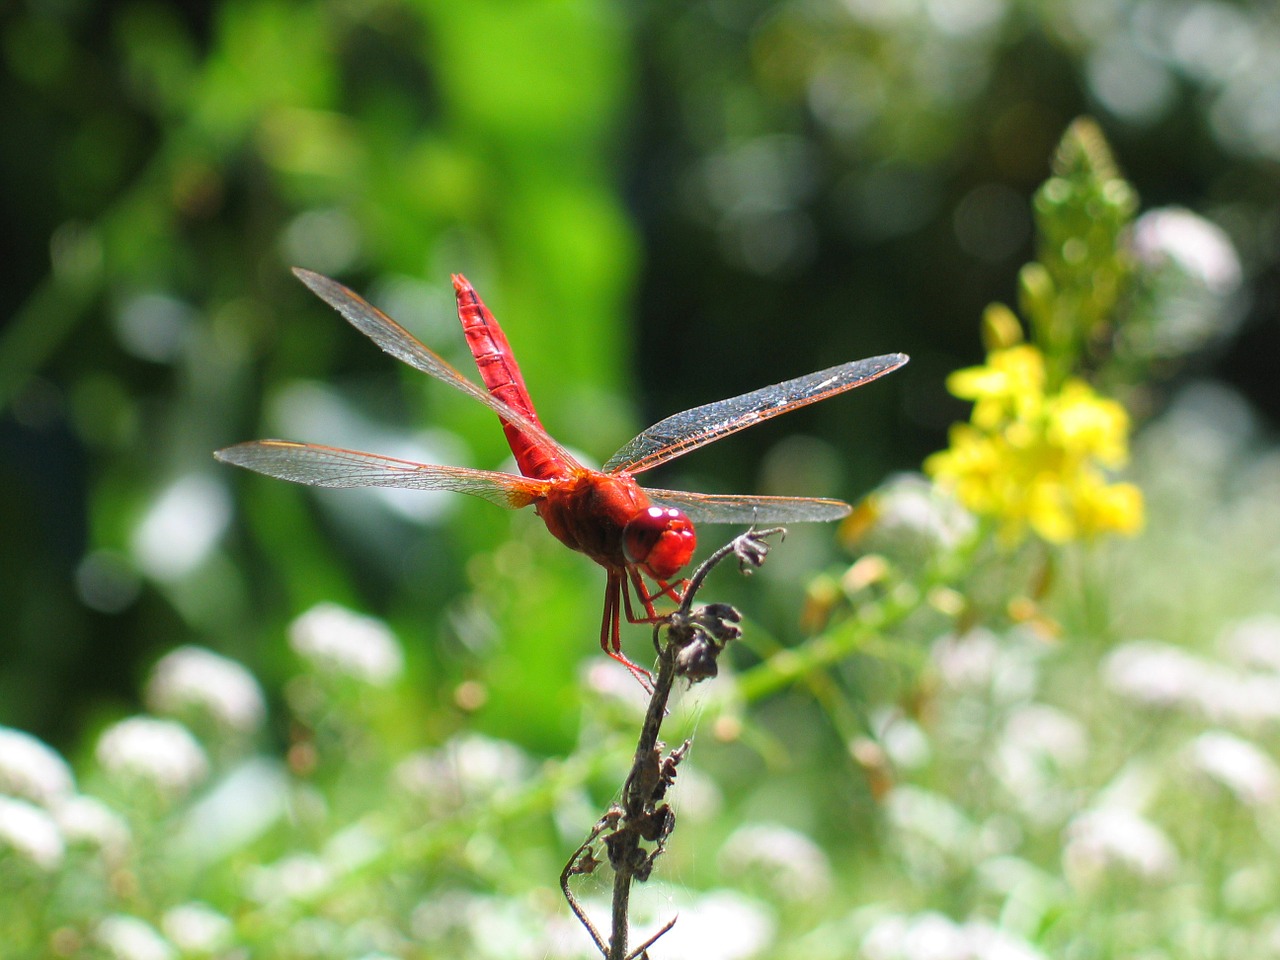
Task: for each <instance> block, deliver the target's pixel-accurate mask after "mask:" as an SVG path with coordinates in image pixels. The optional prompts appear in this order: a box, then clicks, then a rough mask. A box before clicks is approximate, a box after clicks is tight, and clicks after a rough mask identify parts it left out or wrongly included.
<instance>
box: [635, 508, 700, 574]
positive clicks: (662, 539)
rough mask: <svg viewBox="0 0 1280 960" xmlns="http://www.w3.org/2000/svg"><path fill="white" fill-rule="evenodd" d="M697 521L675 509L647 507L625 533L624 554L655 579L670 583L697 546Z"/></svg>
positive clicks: (637, 515)
mask: <svg viewBox="0 0 1280 960" xmlns="http://www.w3.org/2000/svg"><path fill="white" fill-rule="evenodd" d="M697 544H698V540H697V536H696V535H695V534H694V531H693V521H692V520H690V519H689V518H688V517H686V516H685V515H684V514H683V513H682V512H681V511H679V510H677V509H675V508H674V507H646V508H645V509H644V510H641V511H640V512H639V513H637V514H636V515H635V516H634V517H633V518H632V519H631V521H630V522H629V523H628V524H627V525H626V527H625V528H624V529H623V531H622V551H623V554H624V555H625V556H626V558H627V562H628V563H632V564H635V565H636V566H637V567H639V568H640V570H642V571H643V572H644V573H646V574H648V575H649V576H651V577H653V578H654V579H655V580H670V579H672V578H673V577H674V576H675V575H676V574H677V573H679V572H680V571H681V570H682V569H683V568H684V566H685V565H686V564H687V563H688V562H689V558H690V557H692V556H693V551H694V548H695V547H696V546H697Z"/></svg>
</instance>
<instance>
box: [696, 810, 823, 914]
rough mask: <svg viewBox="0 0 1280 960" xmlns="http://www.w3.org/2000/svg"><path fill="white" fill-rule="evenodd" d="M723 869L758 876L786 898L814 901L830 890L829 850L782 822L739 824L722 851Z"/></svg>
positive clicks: (740, 874)
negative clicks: (826, 850)
mask: <svg viewBox="0 0 1280 960" xmlns="http://www.w3.org/2000/svg"><path fill="white" fill-rule="evenodd" d="M720 869H721V871H722V872H723V873H725V874H727V875H730V876H735V877H739V878H741V877H742V876H743V875H744V874H745V875H750V876H759V877H761V878H762V879H763V880H764V881H765V882H766V883H767V884H768V886H769V888H770V889H771V890H772V892H773V893H774V895H776V896H778V897H781V898H782V899H785V900H815V899H818V898H821V897H825V896H826V895H827V894H829V893H830V892H831V886H832V874H831V863H830V861H828V859H827V855H826V853H825V852H823V849H822V848H821V847H820V846H818V845H817V844H816V843H814V842H813V841H812V840H810V839H809V838H808V837H806V836H805V835H804V834H803V833H800V832H799V831H797V830H792V829H791V828H790V827H784V826H782V825H780V824H775V823H748V824H744V825H743V826H741V827H739V828H738V829H737V830H735V831H734V832H733V833H731V834H730V835H729V838H728V839H727V840H726V841H725V843H724V846H723V847H722V848H721V850H720Z"/></svg>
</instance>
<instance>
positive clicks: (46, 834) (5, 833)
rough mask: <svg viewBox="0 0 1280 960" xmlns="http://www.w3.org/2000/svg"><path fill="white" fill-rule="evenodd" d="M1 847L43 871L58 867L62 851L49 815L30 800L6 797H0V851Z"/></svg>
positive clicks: (59, 838)
mask: <svg viewBox="0 0 1280 960" xmlns="http://www.w3.org/2000/svg"><path fill="white" fill-rule="evenodd" d="M3 849H8V850H10V851H12V852H13V853H15V854H17V855H18V856H20V857H22V858H23V859H24V860H27V861H29V862H31V863H32V864H34V865H35V866H37V867H39V868H40V869H41V870H45V871H53V870H56V869H58V867H59V866H61V864H62V858H63V855H64V854H65V853H66V848H65V846H64V845H63V842H62V834H61V833H60V832H59V831H58V825H57V824H56V823H55V822H54V820H53V818H52V817H51V816H49V814H48V813H46V812H45V811H44V810H42V809H40V808H39V807H37V806H36V805H35V804H33V803H28V802H27V801H25V800H14V799H12V798H10V797H0V850H3Z"/></svg>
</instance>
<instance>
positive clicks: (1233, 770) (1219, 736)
mask: <svg viewBox="0 0 1280 960" xmlns="http://www.w3.org/2000/svg"><path fill="white" fill-rule="evenodd" d="M1186 757H1187V761H1188V763H1189V764H1190V765H1191V767H1192V769H1194V770H1197V771H1199V772H1200V773H1202V774H1204V775H1206V776H1208V777H1210V778H1211V779H1213V780H1215V781H1217V782H1218V783H1220V784H1221V785H1222V786H1224V787H1226V788H1227V790H1229V791H1231V793H1232V794H1234V795H1235V797H1236V799H1238V800H1239V801H1240V802H1241V803H1243V804H1245V805H1246V806H1250V807H1261V806H1267V805H1269V804H1272V803H1274V802H1275V800H1276V798H1277V797H1278V796H1280V768H1278V767H1277V766H1276V763H1275V761H1274V760H1272V759H1271V757H1269V756H1268V755H1267V754H1266V753H1264V752H1263V751H1262V750H1261V749H1259V748H1258V747H1257V746H1256V745H1254V744H1253V743H1250V742H1249V741H1248V740H1242V739H1241V738H1240V737H1237V736H1235V735H1233V734H1230V733H1226V732H1225V731H1222V730H1209V731H1207V732H1205V733H1202V734H1200V736H1198V737H1196V738H1195V740H1193V741H1192V742H1191V743H1190V744H1188V746H1187V751H1186Z"/></svg>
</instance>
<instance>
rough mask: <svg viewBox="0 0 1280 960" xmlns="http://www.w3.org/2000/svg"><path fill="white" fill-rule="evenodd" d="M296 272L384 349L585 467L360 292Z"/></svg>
mask: <svg viewBox="0 0 1280 960" xmlns="http://www.w3.org/2000/svg"><path fill="white" fill-rule="evenodd" d="M293 272H294V274H295V275H296V276H297V278H298V279H299V280H301V281H302V282H303V283H305V284H306V285H307V286H308V287H309V288H310V289H311V292H312V293H314V294H315V295H316V296H318V297H319V298H320V299H321V300H323V301H324V302H325V303H327V304H329V306H331V307H333V309H335V310H337V311H338V313H340V314H342V317H343V319H345V320H346V321H347V322H348V323H350V324H351V325H352V326H353V327H355V328H356V329H357V330H359V331H360V332H361V333H363V334H364V335H365V336H366V337H368V338H369V339H370V340H372V341H373V342H374V343H376V344H377V345H378V346H379V347H380V348H381V349H382V350H383V351H384V352H386V353H389V354H391V356H393V357H395V358H396V359H397V360H400V361H402V362H403V363H407V364H408V365H409V366H411V367H413V368H414V369H415V370H421V371H422V372H423V373H427V374H430V375H431V376H433V377H435V378H436V379H437V380H440V381H443V382H444V383H447V384H449V386H451V387H453V388H454V389H455V390H460V391H462V392H463V393H465V394H467V396H469V397H472V398H474V399H476V400H478V401H480V402H481V403H483V404H484V405H485V406H486V407H488V408H489V409H490V410H492V411H493V412H494V413H496V414H497V415H498V416H499V417H501V418H502V419H503V420H505V421H507V422H508V423H512V424H515V425H516V426H518V427H519V428H520V429H521V430H522V431H525V432H527V433H530V434H532V435H534V436H536V437H538V438H539V439H540V441H541V442H543V443H545V444H546V445H547V446H548V447H550V448H551V449H552V450H553V451H554V452H555V453H556V455H557V456H559V457H562V458H563V459H564V462H565V463H566V464H567V465H569V466H570V467H578V468H581V466H582V465H581V464H580V463H579V462H578V461H577V459H576V458H575V457H574V456H573V455H572V454H571V453H569V451H568V450H566V449H565V448H564V447H563V446H561V444H560V443H559V442H558V441H557V440H556V439H555V438H554V437H552V436H551V435H550V434H548V433H547V431H546V430H545V429H543V427H542V425H541V424H538V423H534V422H533V421H532V420H531V419H530V418H529V417H527V416H525V415H524V414H523V413H521V412H520V411H519V410H516V409H514V408H512V407H510V406H508V405H507V404H505V403H503V402H502V401H501V400H499V399H498V398H497V397H495V396H493V395H492V394H490V393H489V392H488V391H487V390H485V389H484V388H483V387H479V386H477V385H476V384H475V383H473V382H472V381H470V380H468V379H467V378H466V377H464V376H463V375H462V374H461V373H459V372H458V371H457V370H456V369H455V368H454V367H453V366H452V365H451V364H450V363H449V362H448V361H446V360H445V359H444V358H443V357H441V356H440V355H439V354H437V353H436V352H435V351H434V350H432V349H430V348H429V347H427V346H426V345H425V344H423V343H421V342H420V341H419V340H418V339H417V338H416V337H414V336H413V334H411V333H409V331H408V330H406V329H405V328H404V327H402V326H400V324H398V323H396V322H395V321H394V320H392V319H391V318H390V317H388V316H387V315H386V314H385V313H383V312H382V311H381V310H379V309H378V308H377V307H375V306H373V305H372V304H371V303H369V302H368V301H367V300H365V299H364V298H363V297H361V296H360V295H359V294H358V293H355V292H354V291H352V290H350V289H348V288H347V287H344V286H343V285H342V284H340V283H338V282H337V281H336V280H330V279H329V278H328V277H325V276H322V275H320V274H318V273H313V272H312V271H310V270H304V269H302V268H301V267H294V268H293ZM302 482H304V483H305V482H309V481H302Z"/></svg>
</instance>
